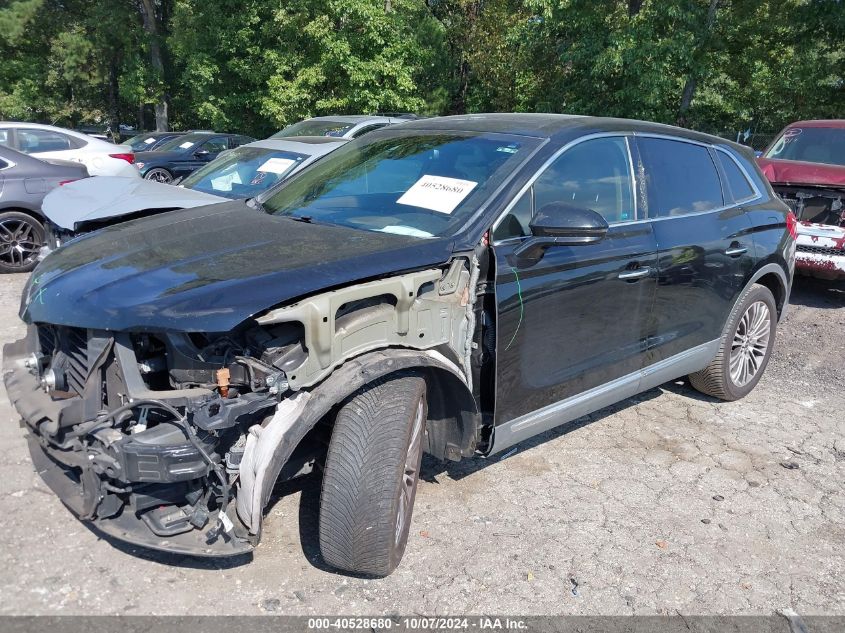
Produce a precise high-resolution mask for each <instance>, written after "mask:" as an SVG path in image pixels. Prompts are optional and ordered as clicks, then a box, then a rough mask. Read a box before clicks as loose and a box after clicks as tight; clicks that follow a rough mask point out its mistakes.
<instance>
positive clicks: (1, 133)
mask: <svg viewBox="0 0 845 633" xmlns="http://www.w3.org/2000/svg"><path fill="white" fill-rule="evenodd" d="M9 137H10V132H9V130H0V145H9V141H10V138H9Z"/></svg>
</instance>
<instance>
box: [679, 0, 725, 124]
mask: <svg viewBox="0 0 845 633" xmlns="http://www.w3.org/2000/svg"><path fill="white" fill-rule="evenodd" d="M719 2H720V0H710V7H709V8H708V9H707V22H706V23H705V25H704V30H703V31H702V34H701V37H700V38H699V41H698V45H697V46H696V50H695V52H694V53H693V63H692V68H690V71H689V75H688V76H687V81H686V84H684V91H683V93H682V94H681V107H680V108H678V125H679V126H681V127H686V126H687V114H688V113H689V109H690V106H691V105H692V98H693V97H694V96H695V89H696V86H697V84H698V73H699V62H700V61H701V60H700V58H701V56H702V55H703V53H704V51H705V49H706V47H707V40H709V39H710V32H711V31H712V30H713V24H714V23H715V22H716V12H717V11H718V10H719Z"/></svg>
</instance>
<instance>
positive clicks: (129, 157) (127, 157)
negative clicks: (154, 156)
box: [109, 154, 135, 165]
mask: <svg viewBox="0 0 845 633" xmlns="http://www.w3.org/2000/svg"><path fill="white" fill-rule="evenodd" d="M109 156H111V157H112V158H119V159H120V160H125V161H126V162H127V163H129V164H130V165H131V164H132V163H134V162H135V154H109Z"/></svg>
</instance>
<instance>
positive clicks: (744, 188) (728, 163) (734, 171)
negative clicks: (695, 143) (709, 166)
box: [716, 152, 755, 202]
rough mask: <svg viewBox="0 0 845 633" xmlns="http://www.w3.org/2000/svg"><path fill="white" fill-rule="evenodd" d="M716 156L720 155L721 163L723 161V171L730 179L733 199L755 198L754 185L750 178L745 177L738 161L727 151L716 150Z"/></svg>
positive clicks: (729, 183)
mask: <svg viewBox="0 0 845 633" xmlns="http://www.w3.org/2000/svg"><path fill="white" fill-rule="evenodd" d="M716 156H718V157H719V163H721V165H722V171H723V172H724V173H725V178H726V179H727V181H728V187H729V188H730V193H731V194H733V201H734V202H742V201H743V200H748V199H749V198H753V197H754V195H755V192H754V187H752V186H751V183H750V182H748V178H746V177H745V174H743V173H742V170H741V169H740V168H739V166H738V165H737V164H736V162H735V161H734V160H733V159H732V158H731V157H730V156H728V155H727V154H726V153H725V152H716Z"/></svg>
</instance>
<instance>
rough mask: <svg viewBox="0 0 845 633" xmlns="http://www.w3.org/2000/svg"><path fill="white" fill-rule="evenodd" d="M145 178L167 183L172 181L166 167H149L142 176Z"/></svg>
mask: <svg viewBox="0 0 845 633" xmlns="http://www.w3.org/2000/svg"><path fill="white" fill-rule="evenodd" d="M144 178H145V179H146V180H152V181H154V182H162V183H164V184H169V183H171V182H173V176H172V174H171V173H170V172H169V171H167V170H166V169H158V168H156V169H151V170H150V171H148V172H147V173H146V175H145V176H144Z"/></svg>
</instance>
